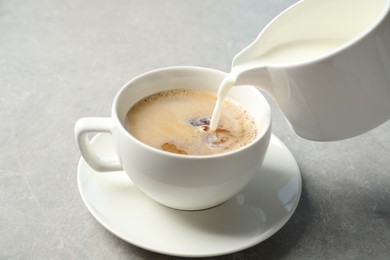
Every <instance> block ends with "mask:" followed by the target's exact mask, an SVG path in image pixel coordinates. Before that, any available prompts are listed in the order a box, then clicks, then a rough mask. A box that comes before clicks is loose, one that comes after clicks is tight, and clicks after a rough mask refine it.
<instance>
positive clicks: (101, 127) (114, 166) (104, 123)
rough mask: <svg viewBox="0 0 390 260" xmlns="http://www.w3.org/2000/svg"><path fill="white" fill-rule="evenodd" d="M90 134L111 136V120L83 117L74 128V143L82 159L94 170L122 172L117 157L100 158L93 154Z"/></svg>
mask: <svg viewBox="0 0 390 260" xmlns="http://www.w3.org/2000/svg"><path fill="white" fill-rule="evenodd" d="M90 133H110V134H112V121H111V118H108V117H85V118H81V119H79V120H78V121H77V122H76V124H75V126H74V134H75V138H76V143H77V146H78V147H79V150H80V152H81V155H82V157H83V158H84V160H85V161H86V162H87V163H88V164H89V166H91V167H92V168H93V169H94V170H96V171H99V172H107V171H121V170H123V168H122V166H121V164H120V162H119V158H118V157H116V158H115V157H114V158H101V157H100V156H98V155H97V154H96V153H95V151H94V150H93V148H92V146H91V144H90V142H89V139H88V134H90Z"/></svg>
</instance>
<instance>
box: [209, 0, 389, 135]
mask: <svg viewBox="0 0 390 260" xmlns="http://www.w3.org/2000/svg"><path fill="white" fill-rule="evenodd" d="M389 10H390V0H303V1H300V2H298V3H296V4H295V5H293V6H292V7H290V8H288V9H287V10H285V11H284V12H282V13H281V14H280V15H279V16H277V17H276V18H275V19H274V20H273V21H272V22H271V23H270V24H268V25H267V26H266V28H265V29H264V30H263V31H262V32H261V33H260V35H259V36H258V38H257V39H256V40H255V41H254V42H253V43H252V44H251V45H250V46H248V47H247V48H246V49H244V50H243V51H241V52H240V53H239V54H237V55H236V56H235V58H234V60H233V65H232V70H231V72H230V73H229V75H228V76H227V77H226V78H225V79H224V81H223V82H222V84H221V86H220V88H219V91H218V100H217V103H216V106H215V109H214V112H213V115H212V119H211V123H210V129H211V130H213V129H215V128H216V126H217V124H218V121H219V115H220V112H221V107H222V103H223V102H222V101H223V99H224V97H225V96H226V95H227V93H228V92H229V90H230V89H231V88H232V87H234V86H240V85H253V86H256V87H258V88H261V89H263V90H265V91H266V92H268V93H269V94H270V95H271V97H272V98H273V99H274V100H275V102H276V103H277V104H278V105H279V107H280V108H281V110H282V112H283V113H284V115H285V117H286V119H287V120H288V122H289V123H290V126H291V127H292V128H293V129H294V131H295V132H296V133H297V134H298V135H300V136H302V137H304V138H306V139H311V140H319V141H331V140H340V139H345V138H349V137H353V136H356V135H359V134H362V133H364V132H366V131H368V130H371V129H373V128H375V127H377V126H379V125H380V124H382V123H383V122H385V121H387V120H388V119H389V118H390V14H389Z"/></svg>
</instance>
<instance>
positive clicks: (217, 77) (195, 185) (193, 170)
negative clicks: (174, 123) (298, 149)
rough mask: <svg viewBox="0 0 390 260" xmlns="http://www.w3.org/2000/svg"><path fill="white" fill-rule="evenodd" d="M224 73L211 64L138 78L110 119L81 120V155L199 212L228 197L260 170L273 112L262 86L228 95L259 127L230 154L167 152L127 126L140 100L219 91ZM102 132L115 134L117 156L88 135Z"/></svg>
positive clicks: (94, 164) (117, 100)
mask: <svg viewBox="0 0 390 260" xmlns="http://www.w3.org/2000/svg"><path fill="white" fill-rule="evenodd" d="M225 76H226V73H224V72H221V71H217V70H213V69H207V68H200V67H170V68H163V69H158V70H154V71H151V72H147V73H145V74H142V75H140V76H138V77H136V78H134V79H133V80H131V81H130V82H128V83H127V84H126V85H125V86H124V87H123V88H122V89H121V90H120V91H119V93H118V94H117V95H116V97H115V100H114V103H113V106H112V113H111V117H109V118H96V117H88V118H82V119H79V120H78V121H77V123H76V125H75V137H76V141H77V144H78V147H79V149H80V152H81V154H82V156H83V158H84V159H85V161H86V162H87V163H88V164H89V165H90V166H91V167H92V168H93V169H95V170H97V171H101V172H106V171H118V170H124V171H125V172H126V173H127V175H128V176H129V177H130V179H131V180H132V182H133V183H134V184H135V185H137V186H138V187H139V189H140V190H142V191H143V192H144V193H145V194H146V195H148V196H149V197H150V198H152V199H154V200H155V201H157V202H159V203H161V204H163V205H166V206H168V207H171V208H176V209H182V210H199V209H205V208H209V207H213V206H216V205H218V204H220V203H222V202H224V201H226V200H228V199H229V198H231V197H233V196H234V195H236V194H237V193H238V192H239V191H240V190H241V189H242V188H244V186H245V185H246V184H247V183H248V182H249V181H250V179H251V178H252V176H253V175H254V174H255V173H256V172H258V170H259V167H260V166H261V163H262V162H263V159H264V156H265V153H266V151H267V147H268V144H269V140H270V135H271V111H270V107H269V104H268V102H267V101H266V99H265V98H264V97H263V95H262V94H261V93H260V92H259V91H258V90H256V89H255V88H253V87H240V88H236V89H233V90H232V91H230V93H229V95H228V96H229V97H230V98H232V99H234V100H235V101H237V102H238V103H240V104H241V105H243V106H244V107H245V109H246V110H247V111H249V112H250V113H251V114H252V116H253V117H254V119H255V120H256V125H257V129H258V135H257V137H256V139H255V140H254V141H252V142H251V143H250V144H248V145H247V146H245V147H242V148H239V149H237V150H234V151H231V152H227V153H222V154H216V155H205V156H192V155H179V154H174V153H169V152H165V151H162V150H159V149H156V148H153V147H151V146H148V145H146V144H144V143H142V142H140V141H139V140H137V139H136V138H135V137H133V136H132V135H131V134H130V133H129V132H128V131H127V130H126V129H125V127H124V121H125V118H126V114H127V112H128V111H129V109H130V108H131V107H132V106H133V105H134V104H135V103H136V102H138V101H139V100H141V99H142V98H144V97H146V96H149V95H152V94H154V93H157V92H160V91H164V90H169V89H195V90H205V91H211V92H217V90H218V87H219V84H220V82H221V81H222V80H223V79H224V77H225ZM99 132H106V133H111V134H112V137H113V142H114V147H115V150H116V152H117V155H118V156H117V158H99V157H98V156H97V155H96V154H95V152H94V151H93V148H92V147H91V146H90V143H89V138H88V134H90V133H99ZM106 174H109V173H106ZM129 206H131V205H129Z"/></svg>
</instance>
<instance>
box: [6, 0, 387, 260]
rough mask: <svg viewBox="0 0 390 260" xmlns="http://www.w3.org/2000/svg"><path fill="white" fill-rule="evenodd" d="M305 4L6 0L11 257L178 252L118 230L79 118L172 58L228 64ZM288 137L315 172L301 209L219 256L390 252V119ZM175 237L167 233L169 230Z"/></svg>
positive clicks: (279, 126) (284, 135) (308, 170)
mask: <svg viewBox="0 0 390 260" xmlns="http://www.w3.org/2000/svg"><path fill="white" fill-rule="evenodd" d="M294 2H295V1H294V0H257V1H255V0H252V1H248V0H245V1H239V0H236V1H222V0H220V1H217V0H209V1H188V0H187V1H185V0H165V1H161V0H159V1H152V0H147V1H140V0H139V1H135V0H113V1H104V0H96V1H92V0H77V1H76V0H71V1H60V0H37V1H23V0H0V32H1V33H0V102H1V103H0V119H1V120H0V147H1V150H0V211H1V212H0V259H171V257H169V256H164V255H159V254H155V253H152V252H148V251H145V250H143V249H139V248H137V247H135V246H132V245H130V244H127V243H126V242H124V241H122V240H120V239H119V238H116V237H115V236H114V235H112V234H111V233H109V232H108V231H106V230H105V229H104V228H103V227H102V226H100V225H99V224H98V223H97V221H95V220H94V218H93V217H92V216H91V215H90V214H89V212H88V210H87V209H86V208H85V206H84V204H83V202H82V200H81V198H80V195H79V192H78V189H77V183H76V174H77V172H76V167H77V164H78V160H79V158H80V154H79V152H78V150H77V148H76V146H75V143H74V139H73V125H74V123H75V122H76V120H77V119H78V118H80V117H84V116H108V115H109V113H110V107H111V103H112V100H113V98H114V95H115V93H116V92H117V91H118V90H119V88H120V87H121V86H122V85H123V84H124V83H125V82H127V81H128V80H129V79H131V78H132V77H134V76H136V75H138V74H140V73H142V72H145V71H148V70H151V69H155V68H158V67H164V66H171V65H197V66H205V67H211V68H216V69H220V70H224V71H228V70H229V67H230V62H231V59H232V57H233V56H234V55H235V54H236V53H237V52H238V51H239V50H241V49H242V48H244V47H245V46H246V45H247V44H249V43H250V42H251V41H252V40H253V39H254V38H255V37H256V36H257V34H258V33H259V32H260V30H261V29H262V28H263V27H264V26H265V25H266V23H267V22H268V21H270V20H271V19H272V18H273V17H274V16H275V15H276V14H278V13H279V12H280V11H281V10H283V9H285V8H286V7H288V6H289V5H291V4H292V3H294ZM273 116H274V133H275V134H276V135H277V136H279V137H280V138H281V140H282V141H283V142H284V143H285V144H286V145H287V146H288V147H289V148H290V149H291V151H292V152H293V154H294V156H295V157H296V159H297V161H298V164H299V166H300V168H301V171H302V178H303V194H302V197H301V202H300V204H299V206H298V208H297V211H296V213H295V214H294V215H293V217H292V218H291V220H290V221H289V222H288V223H287V224H286V225H285V226H284V227H283V228H282V229H281V230H280V231H279V232H277V233H276V234H275V235H274V236H272V237H271V238H269V239H268V240H266V241H264V242H263V243H261V244H259V245H257V246H254V247H252V248H250V249H247V250H244V251H242V252H238V253H235V254H232V255H226V256H221V257H220V258H218V259H388V258H389V255H390V122H387V123H385V124H384V125H382V126H380V127H378V128H377V129H375V130H373V131H371V132H369V133H366V134H364V135H361V136H359V137H356V138H353V139H349V140H346V141H341V142H331V143H318V142H310V141H307V140H304V139H302V138H299V137H298V136H296V135H295V134H294V133H292V131H290V129H289V128H288V127H287V125H286V123H285V122H284V120H283V118H282V116H281V114H280V112H279V110H278V109H277V108H276V107H275V106H274V105H273ZM159 235H161V234H156V236H159Z"/></svg>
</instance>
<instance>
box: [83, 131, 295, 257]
mask: <svg viewBox="0 0 390 260" xmlns="http://www.w3.org/2000/svg"><path fill="white" fill-rule="evenodd" d="M101 135H104V133H100V134H96V135H95V136H94V137H93V138H92V139H91V143H94V142H97V141H98V140H99V137H100V136H101ZM271 144H274V145H277V146H279V147H280V148H281V149H283V150H284V152H287V153H288V156H289V157H291V158H292V159H293V160H294V162H295V165H296V170H297V175H298V177H299V178H298V179H299V180H298V188H297V190H296V194H297V198H296V202H295V203H294V205H293V207H292V208H291V210H290V211H288V212H287V213H286V214H285V215H284V216H283V217H281V218H280V220H279V221H278V222H277V224H275V225H273V226H272V227H270V228H269V229H268V230H267V231H265V232H263V233H261V234H260V235H258V236H254V237H252V239H250V241H249V242H248V243H247V244H245V245H243V246H240V247H235V248H231V249H227V250H224V251H219V252H214V253H197V254H194V253H176V252H172V251H169V250H161V249H158V248H155V247H152V246H148V245H146V244H145V243H139V242H137V241H135V240H132V239H129V238H127V237H126V236H124V235H122V234H120V232H119V231H117V230H116V229H115V228H112V227H110V226H109V225H108V223H105V221H104V219H103V218H101V217H100V216H99V215H101V214H100V213H99V212H96V210H95V209H94V208H93V206H92V203H90V202H89V201H88V200H87V198H86V197H85V196H84V194H83V192H82V190H83V189H82V183H81V177H80V171H81V168H82V167H89V165H88V164H87V163H86V161H85V160H84V159H83V158H82V157H80V160H79V163H78V166H77V184H78V189H79V193H80V196H81V198H82V200H83V202H84V204H85V206H86V207H87V209H88V211H89V213H90V214H91V215H92V216H93V217H94V219H95V220H96V221H97V222H98V223H99V224H100V225H102V226H103V227H104V228H105V229H107V230H108V231H109V232H110V233H112V234H113V235H115V236H116V237H118V238H120V239H122V240H123V241H125V242H127V243H129V244H131V245H133V246H136V247H139V248H142V249H144V250H148V251H151V252H155V253H159V254H163V255H169V256H176V257H202V258H203V257H214V256H221V255H227V254H232V253H235V252H239V251H242V250H245V249H248V248H250V247H253V246H255V245H257V244H260V243H261V242H263V241H265V240H267V239H268V238H270V237H271V236H272V235H274V234H275V233H276V232H278V231H279V230H280V229H281V228H282V227H283V226H284V225H286V223H287V222H288V221H289V220H290V218H291V217H292V216H293V215H294V213H295V210H296V209H297V207H298V205H299V202H300V198H301V195H302V176H301V172H300V169H299V166H298V163H297V161H296V160H295V157H294V156H293V154H292V153H291V151H290V150H289V149H288V147H287V146H286V145H285V144H284V143H283V142H282V141H281V140H280V139H279V138H278V137H277V136H276V135H274V134H273V133H271V139H270V145H271ZM83 164H84V165H83ZM89 168H90V167H89ZM260 168H261V167H260ZM90 170H91V171H94V172H96V171H95V170H93V169H92V168H90ZM116 172H117V173H120V172H122V173H124V174H125V172H124V171H116ZM130 181H131V180H130ZM131 182H132V181H131ZM132 183H133V182H132ZM133 185H135V184H134V183H133ZM156 204H158V202H156ZM222 204H223V203H222ZM222 204H221V205H222ZM158 205H161V204H158ZM161 206H162V207H166V208H168V209H169V210H175V209H171V208H169V207H167V206H164V205H161ZM216 207H219V205H218V206H216ZM205 210H208V209H205ZM253 238H256V239H253Z"/></svg>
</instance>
